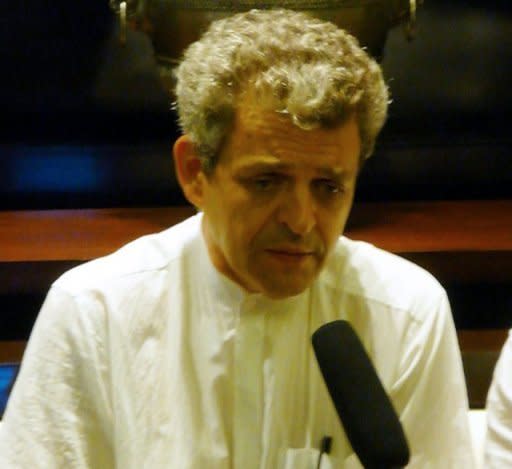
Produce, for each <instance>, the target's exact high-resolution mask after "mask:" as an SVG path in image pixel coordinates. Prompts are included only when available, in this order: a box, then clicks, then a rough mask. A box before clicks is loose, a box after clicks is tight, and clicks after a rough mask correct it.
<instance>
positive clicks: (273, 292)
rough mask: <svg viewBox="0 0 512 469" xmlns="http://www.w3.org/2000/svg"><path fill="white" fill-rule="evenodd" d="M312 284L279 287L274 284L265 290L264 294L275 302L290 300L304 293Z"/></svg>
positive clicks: (263, 290)
mask: <svg viewBox="0 0 512 469" xmlns="http://www.w3.org/2000/svg"><path fill="white" fill-rule="evenodd" d="M310 285H311V282H309V283H307V284H305V285H286V286H284V285H281V286H280V285H278V284H273V285H271V286H269V288H263V289H262V293H263V294H264V295H265V296H267V297H268V298H271V299H273V300H284V299H285V298H290V297H292V296H297V295H300V294H301V293H302V292H304V291H305V290H306V289H307V288H308V287H309V286H310Z"/></svg>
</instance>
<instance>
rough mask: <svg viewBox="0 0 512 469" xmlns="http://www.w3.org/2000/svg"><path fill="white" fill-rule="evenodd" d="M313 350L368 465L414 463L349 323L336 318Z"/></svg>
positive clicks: (371, 467) (317, 338)
mask: <svg viewBox="0 0 512 469" xmlns="http://www.w3.org/2000/svg"><path fill="white" fill-rule="evenodd" d="M312 342H313V348H314V350H315V355H316V359H317V361H318V365H319V366H320V370H321V372H322V375H323V377H324V380H325V384H326V385H327V389H328V390H329V393H330V395H331V398H332V400H333V402H334V406H335V407H336V411H337V412H338V416H339V418H340V420H341V423H342V425H343V428H344V429H345V433H346V435H347V438H348V440H349V441H350V444H351V445H352V448H353V449H354V451H355V453H356V454H357V456H358V457H359V460H360V461H361V464H362V465H363V466H364V467H365V468H368V469H374V468H379V469H389V468H396V467H403V466H405V465H406V464H407V463H408V462H409V446H408V444H407V440H406V438H405V434H404V431H403V428H402V425H401V424H400V421H399V419H398V416H397V415H396V412H395V409H394V408H393V405H392V404H391V401H390V400H389V397H388V395H387V394H386V391H385V390H384V387H383V386H382V383H381V382H380V380H379V377H378V376H377V372H376V371H375V368H374V367H373V365H372V363H371V361H370V358H369V357H368V355H367V353H366V351H365V349H364V347H363V345H362V344H361V341H360V340H359V338H358V337H357V335H356V333H355V332H354V329H352V327H351V325H350V324H349V323H348V322H347V321H342V320H338V321H333V322H330V323H328V324H324V325H323V326H321V327H320V328H318V329H317V330H316V331H315V333H314V334H313V336H312Z"/></svg>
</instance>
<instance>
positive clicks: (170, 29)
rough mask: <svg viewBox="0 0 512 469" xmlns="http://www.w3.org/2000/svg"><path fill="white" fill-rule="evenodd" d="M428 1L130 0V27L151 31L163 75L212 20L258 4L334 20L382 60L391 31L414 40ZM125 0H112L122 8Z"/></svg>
mask: <svg viewBox="0 0 512 469" xmlns="http://www.w3.org/2000/svg"><path fill="white" fill-rule="evenodd" d="M422 2H423V0H267V1H255V0H128V1H127V8H128V11H127V16H128V18H131V20H129V21H128V24H129V26H130V27H132V28H133V29H135V30H138V31H143V32H144V33H146V34H148V35H149V37H150V38H151V41H152V43H153V47H154V49H155V54H156V59H157V62H158V64H159V66H160V69H161V74H162V78H163V79H164V81H167V79H168V78H170V75H171V69H172V68H173V67H174V65H176V63H177V62H178V61H179V60H180V58H181V56H182V53H183V51H184V50H185V49H186V47H187V46H188V45H189V44H191V43H192V42H194V41H195V40H197V39H198V38H199V37H200V35H201V33H202V32H204V31H205V30H206V29H207V27H208V25H209V24H210V23H211V22H212V21H214V20H217V19H219V18H223V17H226V16H229V15H231V14H233V13H236V12H241V11H247V10H250V9H252V8H260V9H270V8H289V9H293V10H297V11H304V12H307V13H310V14H311V15H313V16H316V17H318V18H320V19H323V20H327V21H331V22H333V23H335V24H337V25H338V26H339V27H341V28H343V29H346V30H347V31H349V32H350V33H352V34H353V35H354V36H356V37H357V38H358V40H359V42H360V44H361V45H362V46H364V47H366V49H367V50H368V52H369V53H370V54H371V55H372V56H373V57H375V58H376V59H377V60H379V61H380V60H381V59H382V56H383V53H384V46H385V43H386V39H387V34H388V31H389V30H390V29H392V28H394V27H396V26H398V25H404V30H405V35H406V37H407V38H408V39H412V38H413V36H414V32H415V22H416V10H417V7H418V5H419V4H421V3H422ZM119 3H120V2H119V1H116V0H110V4H111V7H112V8H113V9H114V11H116V12H119V11H120V9H119V7H118V5H119Z"/></svg>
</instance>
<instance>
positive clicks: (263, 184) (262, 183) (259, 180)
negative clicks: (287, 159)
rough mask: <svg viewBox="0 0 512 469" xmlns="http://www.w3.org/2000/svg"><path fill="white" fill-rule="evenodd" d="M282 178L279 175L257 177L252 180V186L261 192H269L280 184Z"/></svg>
mask: <svg viewBox="0 0 512 469" xmlns="http://www.w3.org/2000/svg"><path fill="white" fill-rule="evenodd" d="M279 181H280V178H279V177H278V176H277V175H272V174H270V175H264V176H257V177H255V178H253V179H252V185H253V187H254V188H255V189H257V190H259V191H268V190H271V189H273V188H274V187H276V186H277V185H278V184H279Z"/></svg>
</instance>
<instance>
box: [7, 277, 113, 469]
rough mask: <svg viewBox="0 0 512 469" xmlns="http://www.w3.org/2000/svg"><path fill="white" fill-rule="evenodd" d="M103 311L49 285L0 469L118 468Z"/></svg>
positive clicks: (15, 394)
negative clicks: (101, 327)
mask: <svg viewBox="0 0 512 469" xmlns="http://www.w3.org/2000/svg"><path fill="white" fill-rule="evenodd" d="M91 310H92V308H91ZM96 310H98V308H96ZM100 315H101V312H100V311H99V310H98V313H97V315H96V316H95V315H92V314H84V311H80V310H79V308H78V306H77V303H76V300H75V299H74V298H73V297H72V296H70V295H68V294H67V293H64V292H63V291H61V290H59V289H58V288H56V287H53V288H52V289H51V290H50V292H49V294H48V297H47V298H46V300H45V303H44V305H43V307H42V309H41V312H40V314H39V317H38V319H37V321H36V324H35V326H34V329H33V331H32V334H31V337H30V341H29V343H28V346H27V350H26V352H25V355H24V358H23V362H22V365H21V368H20V373H19V375H18V378H17V381H16V384H15V386H14V388H13V391H12V394H11V397H10V399H9V403H8V406H7V409H6V412H5V415H4V420H3V421H2V426H1V427H0V467H9V468H27V467H45V468H52V467H55V468H56V467H73V468H78V469H79V468H89V467H91V468H93V467H98V468H100V467H114V463H113V460H112V451H111V448H110V444H109V435H110V434H111V433H110V428H109V418H108V416H109V415H111V410H110V406H109V399H108V395H109V393H108V385H107V383H108V379H107V374H106V367H105V361H104V358H103V356H104V355H103V351H104V347H105V343H104V340H103V337H102V332H101V331H98V329H99V328H98V327H97V326H98V324H100V323H99V322H98V318H100Z"/></svg>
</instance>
